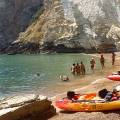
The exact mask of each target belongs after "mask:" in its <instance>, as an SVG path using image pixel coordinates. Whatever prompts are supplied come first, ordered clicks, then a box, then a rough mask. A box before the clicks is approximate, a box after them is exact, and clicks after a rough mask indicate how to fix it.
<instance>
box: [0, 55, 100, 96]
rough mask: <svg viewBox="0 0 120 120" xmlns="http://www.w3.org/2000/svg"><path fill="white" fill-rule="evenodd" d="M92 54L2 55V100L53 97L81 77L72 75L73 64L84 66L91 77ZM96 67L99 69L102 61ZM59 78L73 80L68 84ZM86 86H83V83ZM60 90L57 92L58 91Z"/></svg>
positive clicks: (0, 59)
mask: <svg viewBox="0 0 120 120" xmlns="http://www.w3.org/2000/svg"><path fill="white" fill-rule="evenodd" d="M91 58H92V57H91V55H87V54H83V53H79V54H37V55H34V54H32V55H23V54H22V55H21V54H20V55H19V54H18V55H6V54H3V55H0V98H4V97H9V96H13V95H18V94H23V93H29V94H31V93H39V94H42V95H48V96H53V95H56V94H57V93H60V91H59V90H60V89H59V88H60V87H61V90H63V89H64V85H65V84H70V85H69V86H72V81H73V80H74V81H75V80H76V81H77V80H80V79H79V78H81V76H73V75H72V74H71V71H70V68H71V66H72V64H73V63H80V62H81V61H82V62H83V63H84V64H85V67H86V75H90V74H91V70H90V59H91ZM95 59H96V61H97V62H98V63H97V64H96V68H99V67H100V65H99V60H98V58H95ZM60 75H66V76H68V77H69V78H70V80H69V81H68V82H64V81H62V80H60ZM83 85H84V84H83ZM57 90H58V91H57Z"/></svg>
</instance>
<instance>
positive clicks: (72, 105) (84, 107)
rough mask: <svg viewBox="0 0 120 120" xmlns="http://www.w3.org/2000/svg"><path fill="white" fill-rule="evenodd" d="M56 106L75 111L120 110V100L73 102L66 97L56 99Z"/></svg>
mask: <svg viewBox="0 0 120 120" xmlns="http://www.w3.org/2000/svg"><path fill="white" fill-rule="evenodd" d="M88 95H89V94H88ZM91 100H92V99H91ZM56 106H57V107H58V108H60V109H62V110H64V111H74V112H98V111H109V110H119V109H120V100H117V101H111V102H90V101H87V102H85V101H83V102H80V101H77V102H72V101H71V100H68V99H67V98H65V99H62V100H58V101H56Z"/></svg>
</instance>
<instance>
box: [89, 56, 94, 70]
mask: <svg viewBox="0 0 120 120" xmlns="http://www.w3.org/2000/svg"><path fill="white" fill-rule="evenodd" d="M90 64H91V70H92V71H93V72H94V67H95V60H94V58H92V59H91V61H90Z"/></svg>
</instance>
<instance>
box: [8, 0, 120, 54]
mask: <svg viewBox="0 0 120 120" xmlns="http://www.w3.org/2000/svg"><path fill="white" fill-rule="evenodd" d="M119 24H120V1H119V0H44V11H43V14H42V15H40V16H39V18H38V19H37V20H36V21H35V22H33V23H32V25H31V26H29V27H28V28H27V30H26V31H25V32H22V33H20V34H19V37H18V39H17V40H16V41H15V42H14V43H13V44H12V45H11V46H10V47H9V49H8V50H10V48H14V50H16V48H17V51H20V52H25V51H29V52H32V51H34V52H40V51H43V50H44V51H56V52H88V51H89V52H90V51H91V52H92V51H94V52H95V51H96V50H98V51H103V52H110V51H116V50H118V49H119V46H118V44H116V40H115V39H114V38H112V39H111V38H110V37H108V34H109V31H111V30H110V29H111V27H112V26H113V25H115V26H118V27H119ZM115 34H116V33H115ZM118 36H119V35H118ZM117 43H119V37H118V40H117ZM116 45H117V46H116Z"/></svg>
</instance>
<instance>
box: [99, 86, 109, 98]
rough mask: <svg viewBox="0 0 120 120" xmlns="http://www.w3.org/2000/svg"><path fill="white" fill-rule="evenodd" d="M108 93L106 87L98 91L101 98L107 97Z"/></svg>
mask: <svg viewBox="0 0 120 120" xmlns="http://www.w3.org/2000/svg"><path fill="white" fill-rule="evenodd" d="M107 93H108V90H107V89H106V88H105V89H102V90H100V91H99V92H98V95H99V97H101V98H105V96H106V95H107Z"/></svg>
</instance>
